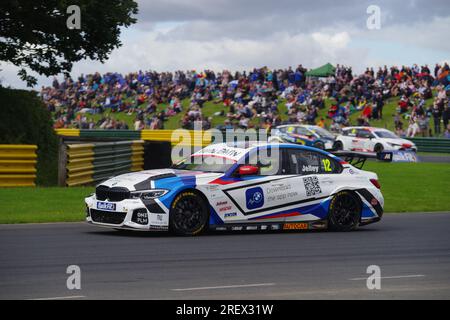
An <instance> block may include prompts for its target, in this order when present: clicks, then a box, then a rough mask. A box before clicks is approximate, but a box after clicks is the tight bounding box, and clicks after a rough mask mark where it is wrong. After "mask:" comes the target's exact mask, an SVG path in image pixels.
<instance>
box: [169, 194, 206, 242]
mask: <svg viewBox="0 0 450 320" xmlns="http://www.w3.org/2000/svg"><path fill="white" fill-rule="evenodd" d="M169 215H170V216H169V222H170V230H171V231H172V232H174V233H175V234H177V235H183V236H194V235H196V234H199V233H201V232H202V231H204V230H205V229H206V227H207V225H208V217H209V214H208V205H207V203H206V201H205V200H204V199H203V198H202V197H201V196H200V195H199V194H198V193H196V192H194V191H183V192H181V193H180V194H178V195H177V196H176V197H175V200H174V201H173V202H172V206H171V208H170V213H169Z"/></svg>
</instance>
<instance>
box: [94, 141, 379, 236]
mask: <svg viewBox="0 0 450 320" xmlns="http://www.w3.org/2000/svg"><path fill="white" fill-rule="evenodd" d="M269 147H270V148H274V149H275V148H277V150H279V154H280V155H279V157H280V158H279V159H280V160H279V161H280V163H283V164H282V166H281V167H280V168H279V169H278V170H279V171H278V173H276V174H274V175H272V174H267V175H266V174H263V173H260V174H258V175H254V176H236V175H235V174H234V173H235V172H236V168H239V166H241V164H240V162H241V161H242V159H245V157H246V156H248V157H251V156H252V155H253V154H256V152H262V150H267V148H269ZM264 148H265V149H264ZM292 155H295V156H294V157H293V156H292ZM194 156H202V157H220V158H225V159H226V160H228V161H230V162H231V164H230V165H229V166H227V167H226V168H224V169H223V172H206V171H200V170H198V169H189V170H185V169H179V168H174V169H172V168H171V169H160V170H145V171H141V172H135V173H127V174H123V175H120V176H117V177H114V178H112V179H109V180H107V181H104V182H102V183H101V184H100V185H98V186H97V189H96V193H95V194H92V195H91V196H89V197H87V198H86V199H85V203H86V210H87V217H86V220H87V222H89V223H91V224H95V225H98V226H104V227H110V228H114V229H133V230H159V231H167V230H168V229H169V226H170V217H169V216H170V214H171V212H172V211H171V208H173V206H174V203H175V202H176V201H177V200H176V199H177V197H178V195H180V194H181V193H182V192H195V193H196V194H200V195H202V197H204V199H205V201H207V205H208V208H209V221H208V227H209V228H210V229H213V230H282V229H289V228H294V227H298V228H303V229H319V228H326V227H327V221H328V214H329V206H330V202H331V200H332V199H333V197H335V195H336V194H338V193H339V192H342V191H344V190H345V191H348V192H352V193H354V195H355V197H357V198H358V199H360V202H361V214H360V220H359V225H364V224H368V223H371V222H376V221H378V220H380V218H381V216H382V213H383V206H384V199H383V196H382V194H381V192H380V190H379V188H378V187H377V185H376V184H377V183H378V182H376V183H374V182H373V180H376V179H377V175H376V174H375V173H372V172H367V171H363V170H360V169H357V168H355V167H353V166H352V165H350V164H348V163H346V162H345V161H342V160H341V159H340V158H338V157H336V156H334V155H332V154H330V153H328V152H326V151H322V150H318V149H315V148H310V147H305V146H299V145H294V144H285V143H282V144H278V143H274V144H267V143H255V144H252V143H250V145H248V146H246V147H231V146H229V145H226V144H217V145H210V146H208V147H205V148H204V149H202V150H201V151H199V152H197V153H196V154H194ZM303 156H305V157H306V158H305V159H307V161H308V162H307V161H306V160H305V161H304V162H295V164H292V163H289V162H285V161H283V160H282V159H283V157H287V158H289V159H292V160H291V161H293V159H294V158H295V157H297V158H295V159H297V160H295V161H302V159H303V158H302V157H303ZM316 158H317V159H316ZM330 164H331V165H330ZM292 166H295V168H294V169H293V167H292ZM286 167H287V168H291V169H292V170H296V172H300V171H301V173H293V171H286V170H285V169H284V168H286ZM261 170H262V169H261ZM283 170H284V171H283ZM299 170H300V171H299ZM152 190H153V191H155V193H151V194H152V195H155V197H153V198H152V197H151V196H149V195H148V193H147V192H153V191H152ZM160 190H164V191H160ZM121 192H124V193H123V194H122V193H121ZM158 192H160V194H159V195H157V193H158ZM117 195H120V197H119V198H117ZM133 195H137V196H133ZM144 195H145V197H147V199H143V197H144ZM295 223H298V224H297V225H296V224H295Z"/></svg>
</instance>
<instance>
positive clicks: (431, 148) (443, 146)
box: [407, 138, 450, 153]
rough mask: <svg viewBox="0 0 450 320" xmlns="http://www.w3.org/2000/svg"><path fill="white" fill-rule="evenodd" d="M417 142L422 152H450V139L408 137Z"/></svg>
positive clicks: (418, 148)
mask: <svg viewBox="0 0 450 320" xmlns="http://www.w3.org/2000/svg"><path fill="white" fill-rule="evenodd" d="M407 139H408V140H410V141H412V142H414V143H415V145H416V146H417V150H418V151H420V152H436V153H450V139H445V138H407Z"/></svg>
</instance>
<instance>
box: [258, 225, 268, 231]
mask: <svg viewBox="0 0 450 320" xmlns="http://www.w3.org/2000/svg"><path fill="white" fill-rule="evenodd" d="M259 228H260V229H261V230H267V226H265V225H262V226H260V227H259Z"/></svg>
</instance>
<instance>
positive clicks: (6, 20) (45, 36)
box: [0, 0, 138, 86]
mask: <svg viewBox="0 0 450 320" xmlns="http://www.w3.org/2000/svg"><path fill="white" fill-rule="evenodd" d="M72 5H76V6H78V7H79V9H80V16H79V17H80V21H81V23H80V29H76V28H72V29H70V28H68V25H69V26H70V22H71V21H70V19H73V17H72V15H73V12H71V11H70V10H69V12H68V10H67V8H68V7H69V6H72ZM0 11H1V14H0V61H6V62H10V63H12V64H14V65H16V66H18V67H20V68H21V69H20V71H19V72H18V75H19V77H20V78H21V79H22V80H24V81H26V82H27V85H28V86H33V85H35V84H36V82H37V80H36V78H35V77H33V76H31V75H29V74H28V73H27V71H26V70H25V68H26V67H28V68H29V69H31V70H32V71H35V72H37V73H38V74H40V75H45V76H51V75H56V74H59V73H64V74H66V75H67V74H69V72H70V71H71V70H72V66H73V63H74V62H77V61H80V60H82V59H86V58H90V59H92V60H99V61H101V62H104V61H105V60H106V59H107V58H108V56H109V54H110V53H111V51H112V50H113V49H115V48H118V47H120V46H121V42H120V39H119V36H120V31H121V27H128V26H130V25H131V24H133V23H135V22H136V19H135V18H134V17H133V15H136V14H137V12H138V7H137V3H136V2H135V1H133V0H109V1H103V0H1V1H0ZM68 21H69V23H68Z"/></svg>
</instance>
